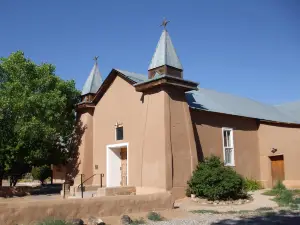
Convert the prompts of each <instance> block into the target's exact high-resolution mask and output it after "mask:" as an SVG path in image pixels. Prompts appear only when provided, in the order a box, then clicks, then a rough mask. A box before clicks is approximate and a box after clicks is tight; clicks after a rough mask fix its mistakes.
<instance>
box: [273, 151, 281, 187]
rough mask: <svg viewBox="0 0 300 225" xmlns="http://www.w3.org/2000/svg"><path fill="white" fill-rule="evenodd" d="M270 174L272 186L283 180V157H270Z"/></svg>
mask: <svg viewBox="0 0 300 225" xmlns="http://www.w3.org/2000/svg"><path fill="white" fill-rule="evenodd" d="M270 159H271V173H272V186H274V185H276V183H277V181H283V180H284V160H283V155H278V156H271V157H270Z"/></svg>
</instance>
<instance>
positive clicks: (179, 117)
mask: <svg viewBox="0 0 300 225" xmlns="http://www.w3.org/2000/svg"><path fill="white" fill-rule="evenodd" d="M166 92H167V94H168V95H167V99H166V105H165V107H166V117H167V118H166V128H167V129H166V132H167V141H168V148H167V149H166V150H167V152H170V156H171V157H172V158H171V159H170V162H172V165H171V168H170V171H173V174H172V175H171V177H172V178H173V179H172V180H171V181H172V193H173V195H174V196H175V198H180V197H184V196H185V190H186V187H187V181H188V180H189V179H190V177H191V175H192V172H193V171H194V169H195V167H196V166H197V164H198V158H197V150H196V143H195V138H194V133H193V127H192V121H191V116H190V111H189V106H188V104H187V102H186V98H185V93H184V92H183V91H182V90H181V89H176V88H174V87H169V88H166ZM172 168H173V170H172Z"/></svg>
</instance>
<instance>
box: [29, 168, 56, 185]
mask: <svg viewBox="0 0 300 225" xmlns="http://www.w3.org/2000/svg"><path fill="white" fill-rule="evenodd" d="M51 172H52V171H51V169H50V167H49V166H47V165H44V166H41V167H34V168H32V170H31V174H32V176H33V178H34V179H35V180H39V181H41V183H42V184H44V181H45V180H46V179H47V178H48V177H50V176H51Z"/></svg>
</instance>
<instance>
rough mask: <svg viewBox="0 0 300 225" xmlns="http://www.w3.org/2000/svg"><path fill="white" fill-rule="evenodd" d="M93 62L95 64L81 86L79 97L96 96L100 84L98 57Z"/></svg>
mask: <svg viewBox="0 0 300 225" xmlns="http://www.w3.org/2000/svg"><path fill="white" fill-rule="evenodd" d="M94 60H95V64H94V66H93V68H92V70H91V72H90V75H89V76H88V78H87V80H86V81H85V83H84V85H83V88H82V92H81V95H87V94H96V92H97V91H98V89H99V88H100V86H101V84H102V77H101V74H100V71H99V68H98V56H96V57H95V58H94Z"/></svg>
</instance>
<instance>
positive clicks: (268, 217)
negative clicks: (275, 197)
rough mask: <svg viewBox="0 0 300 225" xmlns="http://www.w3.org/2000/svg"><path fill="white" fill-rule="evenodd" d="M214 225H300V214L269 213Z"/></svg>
mask: <svg viewBox="0 0 300 225" xmlns="http://www.w3.org/2000/svg"><path fill="white" fill-rule="evenodd" d="M212 224H214V225H225V224H226V225H227V224H228V225H229V224H230V225H244V224H259V225H274V224H291V225H296V224H297V225H299V224H300V212H288V213H287V212H277V213H276V212H268V213H265V214H262V215H258V216H252V217H241V218H238V219H235V220H233V219H225V220H221V221H219V222H215V223H212Z"/></svg>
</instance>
